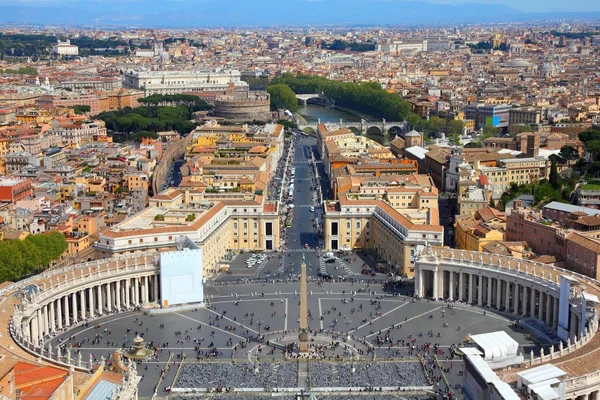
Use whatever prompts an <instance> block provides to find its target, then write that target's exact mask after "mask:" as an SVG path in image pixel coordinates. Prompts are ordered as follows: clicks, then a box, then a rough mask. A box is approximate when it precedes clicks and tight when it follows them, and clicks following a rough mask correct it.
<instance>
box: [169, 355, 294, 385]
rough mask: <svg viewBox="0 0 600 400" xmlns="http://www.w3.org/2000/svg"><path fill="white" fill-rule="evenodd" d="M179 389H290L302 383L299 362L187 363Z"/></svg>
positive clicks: (182, 368) (182, 371)
mask: <svg viewBox="0 0 600 400" xmlns="http://www.w3.org/2000/svg"><path fill="white" fill-rule="evenodd" d="M176 386H177V387H178V388H215V387H232V388H236V387H237V388H265V389H271V388H287V387H297V386H298V363H296V362H286V361H280V362H258V363H251V362H246V363H233V362H223V363H185V364H184V365H182V367H181V370H180V372H179V376H178V380H177V384H176Z"/></svg>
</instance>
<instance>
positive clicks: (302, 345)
mask: <svg viewBox="0 0 600 400" xmlns="http://www.w3.org/2000/svg"><path fill="white" fill-rule="evenodd" d="M300 268H301V272H300V329H299V330H298V332H299V333H298V339H299V340H300V342H299V344H298V350H299V352H300V353H308V303H307V298H308V297H307V296H308V295H307V293H306V262H305V261H304V253H302V264H301V267H300Z"/></svg>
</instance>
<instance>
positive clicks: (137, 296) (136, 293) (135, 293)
mask: <svg viewBox="0 0 600 400" xmlns="http://www.w3.org/2000/svg"><path fill="white" fill-rule="evenodd" d="M133 298H134V301H135V305H136V306H139V305H140V278H139V277H137V278H133Z"/></svg>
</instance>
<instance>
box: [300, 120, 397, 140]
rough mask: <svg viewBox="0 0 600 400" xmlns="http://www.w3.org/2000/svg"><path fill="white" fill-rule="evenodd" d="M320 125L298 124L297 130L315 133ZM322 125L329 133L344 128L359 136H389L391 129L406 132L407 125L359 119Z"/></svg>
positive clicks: (312, 123)
mask: <svg viewBox="0 0 600 400" xmlns="http://www.w3.org/2000/svg"><path fill="white" fill-rule="evenodd" d="M320 124H321V120H320V119H319V120H318V121H317V122H310V123H304V124H303V123H300V124H298V128H300V129H302V130H306V129H312V130H313V131H315V132H316V131H317V127H318V126H319V125H320ZM324 125H325V127H327V129H329V130H330V131H332V130H336V129H339V128H342V127H344V128H349V129H351V130H353V131H354V132H357V133H360V134H361V135H366V134H367V132H369V134H371V133H377V134H380V135H384V136H389V134H390V130H391V129H393V128H397V129H399V130H400V131H401V132H404V133H405V132H406V131H407V130H408V124H407V123H406V121H386V120H385V119H383V120H381V121H367V120H365V119H361V120H360V122H345V121H344V120H343V119H340V121H339V122H325V123H324Z"/></svg>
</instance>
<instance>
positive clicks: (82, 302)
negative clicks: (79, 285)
mask: <svg viewBox="0 0 600 400" xmlns="http://www.w3.org/2000/svg"><path fill="white" fill-rule="evenodd" d="M77 295H79V296H81V320H82V321H85V319H86V314H87V310H86V308H85V289H83V290H81V291H80V292H77V293H75V294H74V296H77Z"/></svg>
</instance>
